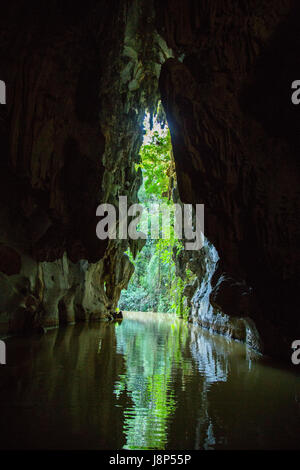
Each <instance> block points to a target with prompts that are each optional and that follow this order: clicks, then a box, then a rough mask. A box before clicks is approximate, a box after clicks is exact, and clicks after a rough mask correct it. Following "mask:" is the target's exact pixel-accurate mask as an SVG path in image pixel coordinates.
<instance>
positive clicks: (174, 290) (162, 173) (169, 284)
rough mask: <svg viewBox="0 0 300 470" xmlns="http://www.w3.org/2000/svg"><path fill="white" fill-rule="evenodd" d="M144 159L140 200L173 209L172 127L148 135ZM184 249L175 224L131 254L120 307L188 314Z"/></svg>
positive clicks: (147, 204) (142, 148)
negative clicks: (179, 260) (179, 267)
mask: <svg viewBox="0 0 300 470" xmlns="http://www.w3.org/2000/svg"><path fill="white" fill-rule="evenodd" d="M140 157H141V162H140V164H138V165H136V167H137V169H138V168H140V169H141V170H142V174H143V184H142V187H141V188H140V191H139V200H140V202H141V203H142V204H144V205H145V206H146V207H148V208H149V207H150V204H153V203H157V204H162V203H164V204H167V205H168V206H169V207H170V208H171V209H172V207H173V203H172V201H171V197H170V196H171V190H172V186H173V184H174V180H175V166H174V162H173V160H172V146H171V137H170V131H169V130H168V129H167V130H166V131H165V132H164V133H163V135H160V134H159V132H158V131H157V130H154V131H152V132H151V133H150V136H149V135H148V136H147V141H146V143H144V145H143V146H142V147H141V150H140ZM181 249H182V244H181V242H180V241H179V240H177V239H176V238H175V234H174V228H173V226H172V224H171V230H170V237H169V238H168V239H166V238H160V239H158V240H151V239H150V238H149V239H148V240H147V242H146V244H145V246H144V248H143V249H142V251H141V252H140V253H138V254H137V256H136V258H135V259H133V256H132V254H131V253H130V252H128V253H127V254H128V255H129V257H130V260H131V262H132V263H133V264H134V266H135V272H134V275H133V277H132V279H131V281H130V283H129V286H128V289H127V291H123V292H122V294H121V298H120V302H119V307H120V308H121V309H123V310H133V311H156V312H176V314H178V316H180V317H186V316H187V314H188V312H187V311H186V309H184V306H183V289H184V283H183V281H182V280H181V279H180V278H178V277H177V276H176V270H175V263H174V260H173V252H174V250H175V252H176V251H177V252H178V250H181Z"/></svg>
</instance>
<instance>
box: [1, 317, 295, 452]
mask: <svg viewBox="0 0 300 470" xmlns="http://www.w3.org/2000/svg"><path fill="white" fill-rule="evenodd" d="M6 344H7V365H5V366H0V378H1V381H0V429H1V431H0V432H1V439H0V447H1V448H2V449H5V448H6V449H24V448H26V449H27V448H29V449H40V448H44V449H160V450H161V449H173V450H175V449H178V450H179V449H189V450H191V449H249V448H250V449H274V448H275V449H280V448H281V449H283V448H299V447H300V442H299V441H300V439H299V430H300V379H299V375H296V374H295V372H294V370H285V369H282V368H279V367H276V366H275V365H274V364H272V363H271V362H267V361H266V360H265V359H263V358H261V357H256V356H254V355H253V353H251V352H250V351H249V350H247V349H246V347H245V346H244V345H242V344H239V343H236V342H233V341H229V340H226V339H225V338H223V337H220V336H213V335H209V334H208V333H206V332H204V331H202V330H201V329H199V328H197V327H194V326H191V325H188V324H186V323H184V322H183V321H180V320H178V319H174V317H171V316H164V315H159V314H137V313H128V314H127V315H126V318H125V319H124V320H123V322H122V323H120V324H118V323H115V324H110V323H99V324H82V325H76V326H68V327H65V328H60V329H57V330H52V331H48V332H47V334H46V335H45V336H43V337H34V338H30V339H24V338H11V339H9V340H7V341H6Z"/></svg>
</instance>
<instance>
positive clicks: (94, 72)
mask: <svg viewBox="0 0 300 470" xmlns="http://www.w3.org/2000/svg"><path fill="white" fill-rule="evenodd" d="M153 12H154V10H153V6H152V4H151V2H150V3H149V2H138V1H128V2H127V1H118V0H113V1H111V2H106V1H96V0H88V1H87V2H84V3H83V4H78V3H74V2H69V1H64V2H60V1H56V0H54V1H52V2H50V3H49V4H47V6H45V4H44V3H43V2H38V1H36V0H31V1H29V2H27V1H26V2H25V1H23V0H12V1H11V2H10V3H9V5H7V6H6V8H5V9H4V10H3V12H2V14H1V18H0V25H1V29H0V30H1V33H0V76H1V79H2V80H4V81H5V83H6V89H7V105H5V106H1V108H0V151H1V161H0V215H1V229H0V322H2V323H6V324H8V325H9V329H10V330H11V331H24V330H31V329H32V328H38V327H40V326H54V325H57V324H58V323H59V322H61V323H66V322H72V321H76V320H84V319H99V318H101V317H103V316H104V315H105V314H106V313H107V312H109V311H110V310H111V309H114V308H116V306H117V302H118V299H119V295H120V292H121V289H123V288H125V287H126V286H127V283H128V281H129V279H130V276H131V275H132V272H133V266H132V264H131V263H130V261H129V258H128V257H127V256H126V255H125V254H124V251H126V249H127V248H128V243H127V241H126V240H120V241H118V240H111V241H110V242H109V243H108V242H107V240H104V241H101V240H99V239H98V238H97V237H96V225H97V222H98V220H99V219H97V217H96V208H97V206H98V205H99V204H100V203H105V202H109V203H112V204H115V205H117V204H118V197H119V195H122V196H127V197H128V204H129V205H130V204H131V203H132V202H136V201H137V190H138V188H139V185H140V183H141V175H140V173H137V172H136V171H135V163H136V162H137V161H138V158H139V157H138V150H139V147H140V145H141V142H142V138H143V132H142V123H143V118H144V110H145V107H149V108H150V109H152V108H153V107H154V106H155V102H157V98H158V94H157V82H158V76H159V72H160V63H161V62H162V61H163V60H165V55H166V54H168V49H167V48H166V47H165V45H164V43H163V41H162V40H160V38H159V37H158V36H157V35H155V34H154V23H153V21H154V18H153ZM167 56H168V57H169V55H167ZM131 248H132V249H133V250H136V249H137V248H138V247H135V246H134V242H131Z"/></svg>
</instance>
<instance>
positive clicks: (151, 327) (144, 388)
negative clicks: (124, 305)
mask: <svg viewBox="0 0 300 470" xmlns="http://www.w3.org/2000/svg"><path fill="white" fill-rule="evenodd" d="M187 337H188V327H187V325H185V324H184V323H182V322H181V321H179V320H174V321H173V323H172V324H171V327H170V324H169V323H168V322H165V321H163V322H159V321H158V320H156V321H153V320H152V321H149V323H148V324H147V323H146V324H145V323H139V322H134V321H131V322H123V323H122V325H121V326H120V328H118V330H117V331H116V338H117V348H118V351H120V352H122V353H123V354H124V356H125V358H126V374H123V375H120V376H119V381H118V382H117V383H116V384H115V392H114V393H115V395H116V396H117V397H118V398H119V397H120V395H121V394H123V393H126V394H128V395H129V396H130V398H131V401H132V406H131V407H129V408H128V409H126V410H125V411H124V414H125V422H124V433H125V435H126V445H125V448H126V449H164V448H165V446H166V443H167V442H168V423H169V421H170V419H171V418H172V416H173V415H174V412H175V410H176V407H177V401H176V393H175V391H174V390H173V388H172V387H171V381H172V368H173V366H175V365H176V367H177V369H180V370H182V380H184V378H185V377H186V376H188V375H191V373H192V364H191V363H190V362H189V361H187V360H186V359H184V356H183V354H182V351H183V350H184V348H185V345H186V341H187ZM166 352H167V354H166Z"/></svg>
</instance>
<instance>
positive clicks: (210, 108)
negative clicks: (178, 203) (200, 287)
mask: <svg viewBox="0 0 300 470" xmlns="http://www.w3.org/2000/svg"><path fill="white" fill-rule="evenodd" d="M156 12H157V23H158V28H159V32H160V33H161V35H162V36H163V37H164V38H165V39H166V42H167V44H168V46H169V47H171V48H172V49H173V52H174V58H171V59H169V60H168V61H166V62H165V64H164V65H163V68H162V73H161V77H160V90H161V95H162V102H163V105H164V108H165V110H166V114H167V118H168V122H169V126H170V131H171V137H172V144H173V151H174V158H175V163H176V172H177V181H178V188H179V194H180V198H181V200H182V202H186V203H197V202H198V203H204V204H205V235H206V237H207V238H208V240H209V241H210V242H211V243H212V244H213V245H214V246H215V247H216V249H217V251H218V254H219V257H220V261H219V264H218V269H217V272H216V274H215V276H214V278H213V279H212V283H213V285H214V286H215V287H214V289H213V292H212V294H211V301H212V303H213V304H214V306H215V308H216V309H219V310H222V311H223V313H225V314H230V315H231V316H233V317H240V316H241V314H242V316H243V317H245V318H246V317H249V318H251V319H252V321H254V323H255V325H256V327H257V330H258V332H259V335H260V336H261V338H262V340H263V350H264V351H265V352H267V353H269V354H272V355H278V356H280V357H285V358H287V359H289V356H290V350H291V349H290V348H291V342H292V341H293V339H294V338H296V337H297V335H298V336H299V333H300V324H299V313H298V308H297V305H298V288H297V286H298V280H299V278H300V276H299V246H298V240H299V139H298V136H299V131H300V128H299V123H300V121H299V107H298V108H297V107H296V106H293V105H292V103H291V83H292V81H293V80H295V79H296V78H297V76H298V75H299V73H300V62H299V52H298V51H299V46H300V44H299V26H298V19H299V4H298V2H295V1H292V0H291V1H288V0H278V1H269V0H265V1H256V0H248V1H243V2H236V1H234V0H232V1H230V0H223V1H222V0H221V1H218V2H209V1H205V0H203V1H193V0H188V1H186V2H181V1H177V0H169V1H168V0H167V1H166V2H163V3H161V2H156ZM247 292H248V294H249V293H250V292H251V295H250V294H249V295H248V294H247V296H248V299H247V301H246V296H245V297H243V296H242V294H243V293H244V294H246V293H247ZM249 297H251V299H250V298H249ZM241 299H242V300H241ZM244 300H245V301H244ZM295 335H296V336H295Z"/></svg>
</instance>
